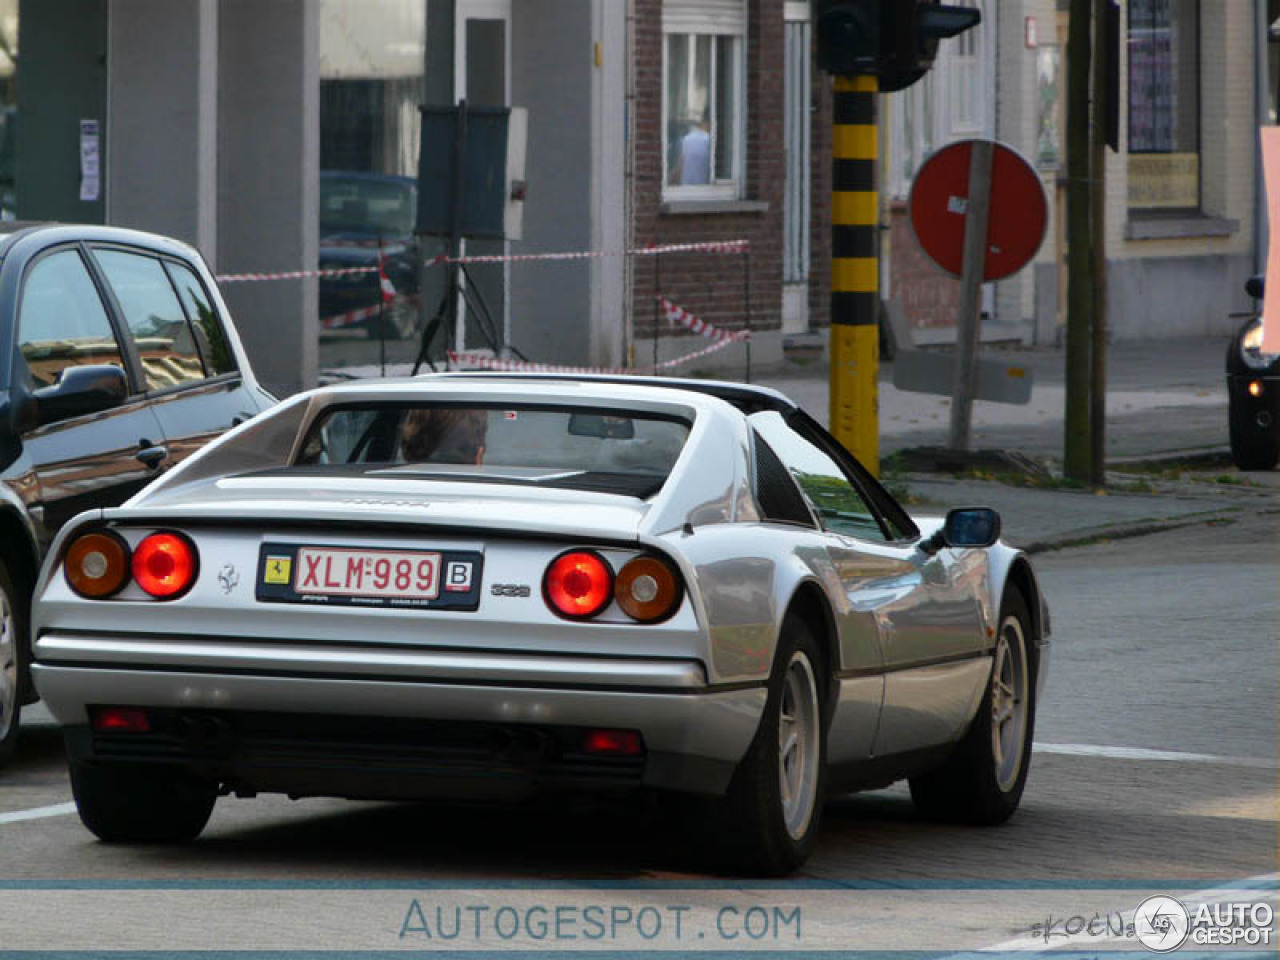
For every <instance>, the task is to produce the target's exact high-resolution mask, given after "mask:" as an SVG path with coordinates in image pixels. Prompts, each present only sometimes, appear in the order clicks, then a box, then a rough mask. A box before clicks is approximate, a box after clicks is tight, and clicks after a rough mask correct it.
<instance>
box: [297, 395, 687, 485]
mask: <svg viewBox="0 0 1280 960" xmlns="http://www.w3.org/2000/svg"><path fill="white" fill-rule="evenodd" d="M688 436H689V425H688V423H686V422H685V421H683V420H679V419H676V418H673V417H664V416H661V415H658V414H652V413H638V412H636V411H631V410H617V409H590V410H588V409H566V408H549V407H546V406H533V405H525V406H519V405H517V406H505V407H501V408H498V407H490V406H483V407H482V406H465V405H462V406H460V405H457V404H394V405H392V404H365V405H358V406H350V407H341V408H338V409H335V410H331V411H328V412H327V413H325V414H323V415H322V416H321V417H320V418H318V419H317V420H316V421H315V422H314V423H313V424H312V425H311V427H310V429H309V430H308V431H307V436H306V439H305V441H304V443H303V445H302V448H301V451H300V453H299V454H298V458H297V461H296V462H295V464H294V469H308V470H314V471H316V472H321V473H342V474H350V473H351V472H358V473H360V474H362V475H364V476H386V477H399V478H404V477H422V478H428V479H435V480H461V481H475V482H484V483H509V484H532V485H537V486H551V487H564V488H568V489H578V490H596V491H600V492H603V493H616V494H621V495H624V496H633V497H640V498H644V497H648V496H651V495H652V494H654V493H656V492H657V491H658V490H660V489H661V488H662V485H663V483H665V482H666V479H667V476H668V475H669V474H670V473H671V468H672V466H673V465H674V464H675V462H676V458H677V457H679V456H680V451H681V450H682V449H683V448H684V444H685V440H686V439H687V438H688Z"/></svg>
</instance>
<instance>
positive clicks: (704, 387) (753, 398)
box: [419, 370, 797, 414]
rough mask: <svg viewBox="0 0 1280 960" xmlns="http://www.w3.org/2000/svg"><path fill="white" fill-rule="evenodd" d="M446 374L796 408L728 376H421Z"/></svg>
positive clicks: (754, 409) (465, 374) (749, 407)
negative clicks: (674, 392)
mask: <svg viewBox="0 0 1280 960" xmlns="http://www.w3.org/2000/svg"><path fill="white" fill-rule="evenodd" d="M436 377H438V378H442V379H444V378H448V379H457V380H470V379H477V380H492V381H505V382H513V381H514V382H526V383H527V382H539V381H541V382H551V383H555V382H561V383H602V384H616V385H619V386H637V387H659V388H662V389H666V390H687V391H690V392H692V393H702V394H707V395H708V396H712V397H717V398H719V399H720V400H723V401H725V402H726V403H729V404H731V405H732V406H734V407H736V408H737V409H738V410H740V411H742V412H743V413H745V414H752V413H759V412H761V411H762V410H776V411H777V412H779V413H782V414H788V413H790V412H792V411H793V410H795V409H797V407H796V404H795V402H794V401H793V400H791V399H790V398H789V397H787V396H786V395H785V394H783V393H779V392H778V391H777V390H774V389H772V388H771V387H760V386H756V385H755V384H750V383H735V382H732V381H728V380H695V379H693V378H688V377H658V376H642V375H631V374H607V373H606V374H597V373H504V372H494V371H478V370H458V371H451V372H448V373H434V374H431V373H429V374H425V375H424V377H419V379H424V378H436Z"/></svg>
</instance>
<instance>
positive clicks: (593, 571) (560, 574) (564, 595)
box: [542, 550, 613, 620]
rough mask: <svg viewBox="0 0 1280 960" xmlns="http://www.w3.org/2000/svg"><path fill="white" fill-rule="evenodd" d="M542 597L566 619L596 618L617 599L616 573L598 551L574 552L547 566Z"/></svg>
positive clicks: (563, 555) (562, 555) (557, 558)
mask: <svg viewBox="0 0 1280 960" xmlns="http://www.w3.org/2000/svg"><path fill="white" fill-rule="evenodd" d="M542 595H543V596H544V597H545V598H546V601H547V606H549V607H550V608H551V609H552V610H553V611H554V612H555V613H558V614H560V616H562V617H570V618H571V619H574V620H581V619H583V618H585V617H594V616H595V615H596V614H597V613H599V612H600V611H601V610H603V609H604V608H605V607H607V606H608V605H609V601H610V600H611V599H612V597H613V570H612V569H610V567H609V564H608V563H607V562H605V559H604V558H603V557H602V556H600V554H598V553H595V552H594V551H591V550H570V551H569V552H567V553H562V554H560V556H558V557H556V558H555V559H554V560H552V561H551V565H550V566H549V567H547V572H546V574H545V576H543V578H542Z"/></svg>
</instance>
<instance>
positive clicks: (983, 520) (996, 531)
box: [920, 507, 1000, 556]
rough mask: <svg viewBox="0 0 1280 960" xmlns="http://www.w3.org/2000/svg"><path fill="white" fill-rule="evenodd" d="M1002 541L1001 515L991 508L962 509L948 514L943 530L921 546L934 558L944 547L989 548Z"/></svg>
mask: <svg viewBox="0 0 1280 960" xmlns="http://www.w3.org/2000/svg"><path fill="white" fill-rule="evenodd" d="M999 539H1000V514H998V513H996V512H995V511H994V510H992V509H991V508H990V507H960V508H958V509H956V510H950V511H948V512H947V519H946V521H945V522H944V523H943V524H942V529H941V530H939V531H938V532H937V533H935V534H934V535H933V536H932V537H930V538H929V539H928V540H925V541H923V542H922V543H921V544H920V549H921V550H923V551H924V552H925V553H926V554H929V555H930V556H932V555H933V554H935V553H937V552H938V551H939V550H941V549H942V548H943V547H973V548H979V549H980V548H983V547H989V546H991V545H992V544H993V543H995V542H996V541H997V540H999Z"/></svg>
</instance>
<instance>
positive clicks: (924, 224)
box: [908, 140, 1049, 281]
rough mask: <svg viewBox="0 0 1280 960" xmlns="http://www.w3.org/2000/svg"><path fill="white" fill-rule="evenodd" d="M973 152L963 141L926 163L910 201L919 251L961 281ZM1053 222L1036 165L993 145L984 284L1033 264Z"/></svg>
mask: <svg viewBox="0 0 1280 960" xmlns="http://www.w3.org/2000/svg"><path fill="white" fill-rule="evenodd" d="M972 147H973V141H972V140H961V141H959V142H957V143H952V144H948V145H947V146H945V147H943V148H942V149H941V150H939V151H938V152H937V153H935V154H934V155H933V156H932V157H930V158H929V159H928V160H927V161H925V164H924V166H923V167H921V168H920V172H919V173H917V174H916V179H915V182H914V183H913V184H912V185H911V197H910V200H909V201H908V205H909V207H910V211H911V226H912V228H913V229H914V230H915V233H916V239H917V240H919V241H920V246H921V247H923V248H924V252H925V253H927V254H928V255H929V256H930V257H931V258H932V259H933V261H934V263H936V264H937V265H938V266H940V267H941V268H942V269H943V270H945V271H947V272H948V273H951V274H955V275H956V276H957V277H958V276H960V275H961V274H962V272H963V269H962V264H963V262H964V220H965V214H966V212H967V211H968V208H969V161H970V155H971V154H972V152H973V150H972ZM1048 218H1049V205H1048V201H1047V200H1046V199H1045V195H1044V185H1043V184H1041V182H1040V178H1039V177H1038V176H1037V175H1036V172H1035V170H1034V169H1032V167H1031V164H1029V163H1027V161H1026V160H1024V159H1023V158H1022V157H1021V155H1019V154H1018V153H1017V152H1016V151H1014V150H1012V149H1010V148H1009V147H1006V146H1005V145H1004V144H1002V143H997V144H994V151H993V156H992V162H991V214H990V216H989V217H988V218H987V251H986V260H985V264H984V267H983V273H982V279H983V280H984V281H991V280H1002V279H1004V278H1005V277H1007V276H1009V275H1010V274H1012V273H1017V272H1018V271H1019V270H1021V269H1022V268H1023V267H1025V266H1026V265H1027V264H1028V263H1030V262H1031V258H1032V257H1034V256H1035V255H1036V251H1037V250H1039V249H1040V244H1041V242H1042V241H1043V240H1044V231H1045V226H1046V224H1047V223H1048Z"/></svg>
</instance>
